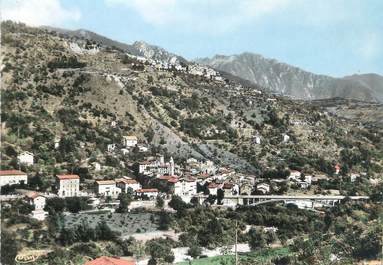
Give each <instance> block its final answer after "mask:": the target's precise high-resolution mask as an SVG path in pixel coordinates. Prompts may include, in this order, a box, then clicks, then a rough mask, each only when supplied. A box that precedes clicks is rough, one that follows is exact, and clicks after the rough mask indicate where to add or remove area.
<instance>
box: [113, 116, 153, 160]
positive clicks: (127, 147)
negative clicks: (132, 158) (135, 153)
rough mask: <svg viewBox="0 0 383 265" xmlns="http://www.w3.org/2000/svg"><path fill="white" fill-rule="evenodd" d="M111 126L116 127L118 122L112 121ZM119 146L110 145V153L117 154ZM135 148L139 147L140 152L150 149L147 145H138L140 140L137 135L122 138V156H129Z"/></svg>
mask: <svg viewBox="0 0 383 265" xmlns="http://www.w3.org/2000/svg"><path fill="white" fill-rule="evenodd" d="M111 126H112V127H113V126H116V122H115V121H112V124H111ZM117 146H118V145H117V144H116V143H113V144H108V145H107V150H108V152H109V153H113V152H115V151H116V150H117ZM134 147H138V150H139V151H140V152H147V151H148V150H149V148H148V147H147V146H146V145H144V144H139V143H138V138H137V136H135V135H126V136H123V137H122V147H121V148H120V151H121V153H122V154H124V155H126V154H129V153H130V152H131V150H132V149H133V148H134Z"/></svg>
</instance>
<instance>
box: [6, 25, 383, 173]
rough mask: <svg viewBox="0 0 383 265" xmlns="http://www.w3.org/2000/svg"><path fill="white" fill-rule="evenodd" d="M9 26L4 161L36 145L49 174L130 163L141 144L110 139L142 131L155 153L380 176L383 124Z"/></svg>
mask: <svg viewBox="0 0 383 265" xmlns="http://www.w3.org/2000/svg"><path fill="white" fill-rule="evenodd" d="M2 26H3V28H2V45H3V49H2V58H3V65H2V147H1V148H2V161H3V165H2V167H3V168H11V167H15V166H16V161H15V155H16V154H17V153H19V152H20V151H22V150H29V151H32V152H33V153H34V154H35V155H36V160H37V164H36V165H35V166H34V167H36V168H39V169H40V171H41V172H44V173H45V174H46V175H47V176H51V175H52V174H53V173H54V172H57V171H65V170H67V171H80V169H79V168H81V167H83V166H87V165H89V164H90V163H91V162H94V161H99V162H101V163H103V164H105V165H107V166H109V167H110V168H111V170H112V171H113V172H114V173H116V172H123V171H126V168H127V165H129V164H131V163H132V162H134V161H137V160H139V159H140V156H139V154H130V155H129V156H123V155H122V154H117V158H118V159H119V160H120V161H121V163H120V162H119V161H118V159H116V156H115V155H110V154H108V152H107V145H108V144H112V143H117V144H120V143H121V140H122V136H123V135H130V134H135V135H137V136H138V138H139V140H140V141H141V142H147V143H150V144H152V148H151V152H152V153H153V154H154V153H158V152H165V153H167V154H168V155H170V154H172V155H174V156H175V157H176V158H177V160H183V159H185V158H188V157H191V156H194V157H197V158H208V159H212V160H214V161H215V162H217V163H219V164H221V165H229V166H232V167H234V168H237V169H239V170H240V171H247V172H251V173H254V174H262V173H263V172H265V171H267V170H269V169H272V168H282V167H284V166H286V165H288V166H290V167H293V168H305V167H306V168H310V170H313V171H316V172H325V173H328V174H332V173H333V165H334V164H335V163H341V164H342V165H344V164H347V165H348V170H361V171H364V172H368V174H370V175H371V176H377V175H378V174H379V173H380V172H381V171H382V150H383V148H382V138H383V137H382V131H381V130H380V129H379V128H375V127H371V126H367V125H365V124H364V125H360V126H356V125H357V124H358V123H357V121H355V123H354V120H353V119H351V120H346V119H342V118H338V117H336V116H335V115H333V114H331V112H328V111H326V110H325V109H322V106H318V105H315V104H311V103H309V102H305V101H293V100H291V99H287V98H283V97H276V96H273V95H270V94H268V93H267V92H265V91H262V90H260V89H259V88H257V87H255V86H254V87H249V86H245V85H241V84H240V83H239V81H238V80H234V79H230V78H226V79H224V80H223V81H220V80H215V79H212V78H206V77H204V76H198V75H194V74H191V73H189V72H188V71H180V70H176V69H175V68H174V67H173V68H170V69H161V68H156V67H155V66H153V65H151V64H150V63H148V62H143V61H139V60H137V59H135V58H134V57H131V56H128V55H126V54H125V53H124V51H122V50H119V49H115V48H113V47H108V46H105V45H102V44H100V43H96V42H94V41H91V40H86V39H80V38H76V37H73V36H71V37H66V36H65V35H63V34H61V33H55V32H53V31H48V30H45V29H38V28H31V27H26V26H25V25H22V24H14V23H10V22H5V23H3V24H2ZM113 121H114V122H115V123H116V126H112V122H113ZM284 134H287V135H288V136H289V137H290V139H289V140H288V141H286V142H284V141H283V135H284ZM255 136H259V137H260V139H261V143H260V144H255V143H254V137H255ZM55 142H58V143H59V147H58V148H55ZM350 157H351V158H350Z"/></svg>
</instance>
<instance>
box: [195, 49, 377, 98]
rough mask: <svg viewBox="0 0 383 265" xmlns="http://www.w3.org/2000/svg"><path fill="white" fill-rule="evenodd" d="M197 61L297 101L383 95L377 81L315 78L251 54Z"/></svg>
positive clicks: (220, 56) (352, 78)
mask: <svg viewBox="0 0 383 265" xmlns="http://www.w3.org/2000/svg"><path fill="white" fill-rule="evenodd" d="M197 62H199V63H202V64H206V65H209V66H211V67H214V68H216V69H218V70H221V71H225V72H228V73H230V74H233V75H236V76H239V77H241V78H244V79H247V80H249V81H251V82H253V83H255V84H258V85H260V86H263V87H268V88H270V89H271V90H273V91H275V92H277V93H281V94H283V95H289V96H292V97H294V98H298V99H306V100H307V99H309V100H311V99H323V98H332V97H342V98H352V99H359V100H365V101H381V100H382V96H383V88H382V87H383V86H382V83H381V82H376V79H379V78H375V79H374V78H367V79H369V80H370V79H371V80H372V79H373V80H374V81H375V82H374V81H371V82H363V81H362V80H360V79H358V78H356V77H349V78H333V77H330V76H325V75H317V74H313V73H310V72H307V71H304V70H302V69H300V68H298V67H294V66H291V65H288V64H285V63H281V62H278V61H277V60H273V59H268V58H265V57H263V56H261V55H258V54H253V53H242V54H240V55H232V56H222V55H216V56H214V57H213V58H204V59H197ZM378 77H380V76H378ZM380 78H382V77H380Z"/></svg>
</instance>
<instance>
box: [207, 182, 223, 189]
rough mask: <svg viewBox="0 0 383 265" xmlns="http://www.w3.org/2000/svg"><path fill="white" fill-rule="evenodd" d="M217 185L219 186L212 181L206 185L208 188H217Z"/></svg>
mask: <svg viewBox="0 0 383 265" xmlns="http://www.w3.org/2000/svg"><path fill="white" fill-rule="evenodd" d="M219 186H220V185H219V184H217V183H214V182H212V183H209V185H208V186H207V187H208V189H215V188H218V187H219Z"/></svg>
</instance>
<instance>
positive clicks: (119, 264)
mask: <svg viewBox="0 0 383 265" xmlns="http://www.w3.org/2000/svg"><path fill="white" fill-rule="evenodd" d="M84 265H136V262H135V261H133V260H124V259H120V258H112V257H106V256H102V257H99V258H97V259H94V260H91V261H88V262H86V263H84Z"/></svg>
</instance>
